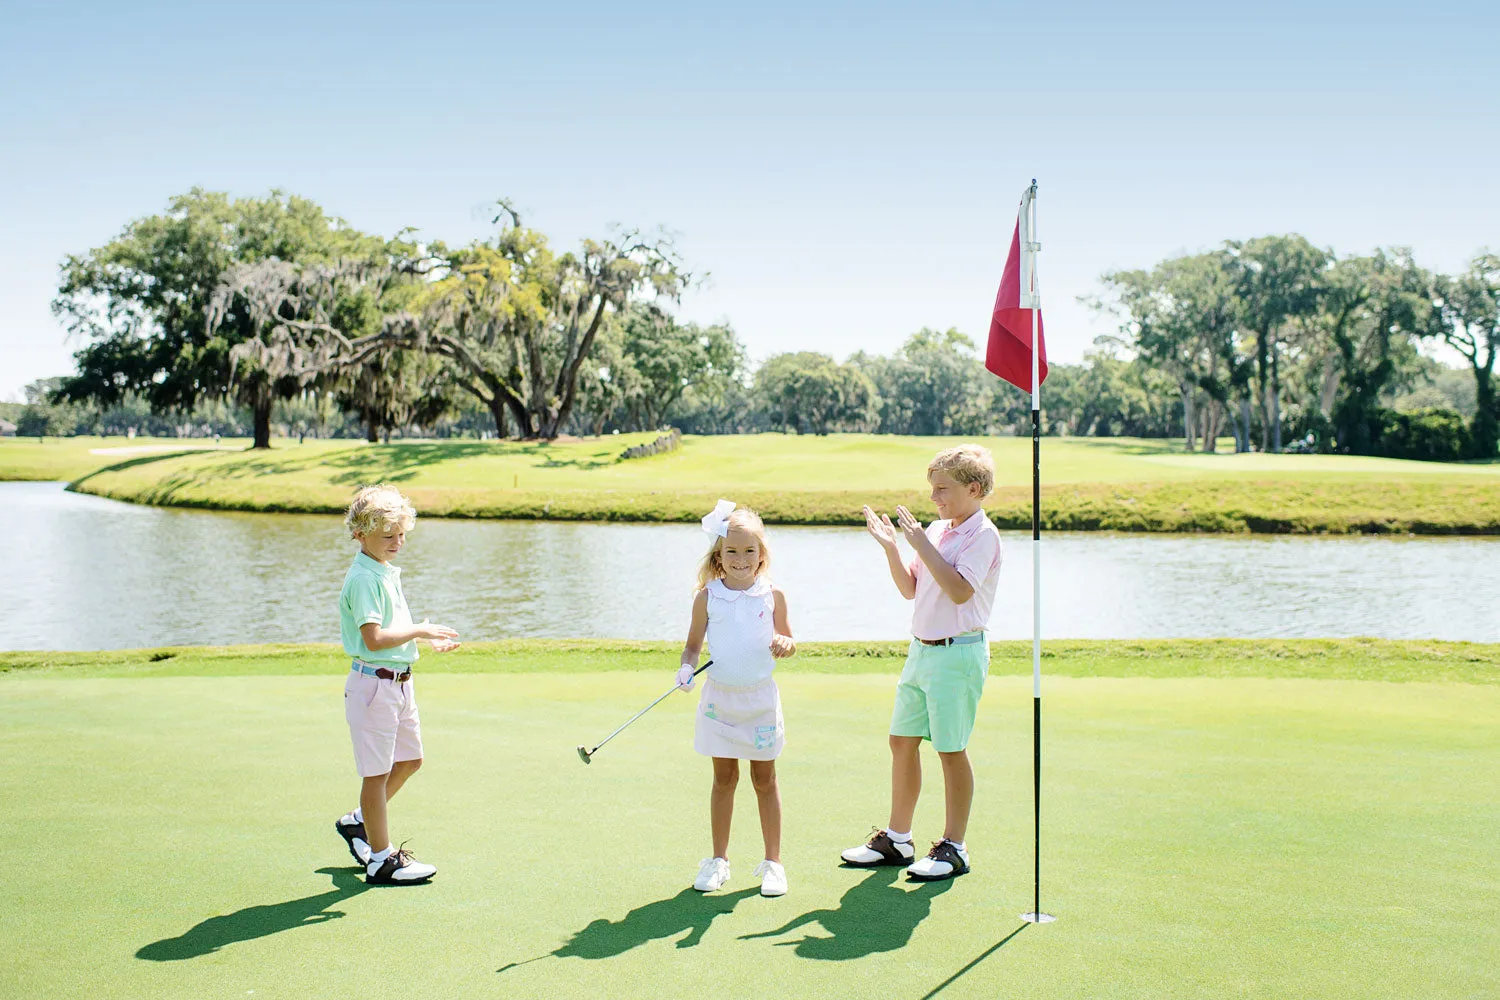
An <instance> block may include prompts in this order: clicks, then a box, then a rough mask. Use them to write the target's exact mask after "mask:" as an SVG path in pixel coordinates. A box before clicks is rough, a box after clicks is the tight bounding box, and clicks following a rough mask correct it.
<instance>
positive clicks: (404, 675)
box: [350, 660, 411, 684]
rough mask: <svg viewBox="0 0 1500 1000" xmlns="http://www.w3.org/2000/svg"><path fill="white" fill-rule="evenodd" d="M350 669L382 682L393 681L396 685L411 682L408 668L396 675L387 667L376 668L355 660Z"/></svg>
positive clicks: (370, 664)
mask: <svg viewBox="0 0 1500 1000" xmlns="http://www.w3.org/2000/svg"><path fill="white" fill-rule="evenodd" d="M350 669H352V670H357V671H359V672H360V673H362V674H364V675H366V676H368V677H379V678H380V679H381V680H383V681H395V682H397V683H398V684H405V683H406V682H407V681H409V680H411V670H410V668H408V669H406V670H403V671H401V672H400V673H399V674H398V673H396V671H394V670H392V669H390V668H389V667H377V666H375V665H374V664H372V663H365V662H364V661H363V660H355V661H354V662H353V665H352V666H351V668H350Z"/></svg>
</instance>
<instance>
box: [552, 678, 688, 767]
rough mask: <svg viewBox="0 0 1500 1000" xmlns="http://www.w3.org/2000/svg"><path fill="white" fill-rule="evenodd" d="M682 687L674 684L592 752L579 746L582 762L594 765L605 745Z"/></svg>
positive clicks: (601, 741) (579, 757) (600, 742)
mask: <svg viewBox="0 0 1500 1000" xmlns="http://www.w3.org/2000/svg"><path fill="white" fill-rule="evenodd" d="M713 662H714V661H713V660H709V661H708V662H707V663H705V664H703V666H701V667H699V668H698V669H697V670H694V671H693V676H694V677H697V676H698V675H699V674H701V673H703V671H705V670H707V669H708V668H709V667H710V666H712V665H713ZM681 687H682V685H680V684H674V685H672V687H670V688H668V689H667V691H666V693H665V694H663V695H662V696H661V697H660V698H658V699H656V700H655V701H653V702H652V703H651V704H649V705H647V706H646V707H645V708H643V709H641V710H640V711H639V712H637V713H635V714H634V715H632V716H631V717H630V718H628V719H626V720H625V723H624V725H622V726H620V728H619V729H616V730H615V731H614V732H612V733H610V734H609V735H608V736H606V737H604V739H602V740H600V741H599V746H596V747H594V749H592V750H590V749H588V748H587V747H585V746H584V745H583V744H582V743H580V744H578V759H579V760H581V761H583V762H584V763H585V764H591V763H593V756H594V754H596V753H598V752H599V747H602V746H604V744H606V743H608V742H609V741H610V740H612V739H614V738H615V737H616V736H619V735H620V733H622V732H624V731H625V727H626V726H628V725H630V724H631V723H632V722H634V721H635V720H636V719H639V718H640V717H641V716H643V715H645V714H646V713H647V712H649V711H651V710H652V709H653V708H655V707H656V706H657V705H660V704H661V703H662V702H664V701H666V700H667V699H668V698H670V697H672V695H673V694H674V693H675V692H677V691H678V690H680V689H681Z"/></svg>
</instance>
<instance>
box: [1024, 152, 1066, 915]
mask: <svg viewBox="0 0 1500 1000" xmlns="http://www.w3.org/2000/svg"><path fill="white" fill-rule="evenodd" d="M1019 224H1020V227H1021V300H1020V305H1021V306H1022V307H1023V308H1027V309H1029V310H1030V312H1031V794H1032V800H1031V801H1032V852H1033V854H1032V857H1033V859H1034V861H1035V880H1034V882H1033V883H1032V885H1033V896H1032V905H1031V912H1030V913H1023V914H1021V919H1022V920H1024V921H1026V922H1027V923H1029V924H1050V923H1052V921H1054V920H1056V919H1057V918H1056V917H1054V916H1053V915H1052V914H1050V913H1043V912H1042V381H1041V379H1040V378H1039V377H1038V376H1039V374H1040V372H1039V368H1040V363H1041V362H1040V358H1041V350H1040V349H1039V347H1038V343H1039V341H1038V330H1039V326H1040V323H1041V315H1042V297H1041V293H1040V292H1039V291H1038V289H1037V280H1036V255H1037V253H1038V252H1039V251H1040V250H1041V249H1042V244H1041V243H1040V242H1038V241H1037V238H1036V179H1035V178H1032V181H1031V187H1029V188H1027V189H1026V193H1025V194H1024V195H1022V196H1021V217H1020V219H1019Z"/></svg>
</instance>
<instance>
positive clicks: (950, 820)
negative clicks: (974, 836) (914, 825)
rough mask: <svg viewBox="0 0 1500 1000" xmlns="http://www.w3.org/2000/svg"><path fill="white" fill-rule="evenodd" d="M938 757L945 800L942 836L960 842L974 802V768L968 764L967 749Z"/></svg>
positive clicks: (940, 754) (966, 827)
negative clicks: (941, 764) (944, 820)
mask: <svg viewBox="0 0 1500 1000" xmlns="http://www.w3.org/2000/svg"><path fill="white" fill-rule="evenodd" d="M938 758H939V759H940V760H942V762H943V793H944V795H945V797H946V801H947V810H946V816H945V819H946V822H947V826H945V827H944V828H943V836H944V837H945V838H947V839H948V840H951V841H953V842H954V843H955V844H962V843H963V842H964V833H965V832H966V831H967V830H968V828H969V807H970V806H972V805H973V804H974V768H973V767H972V766H971V765H970V764H969V752H968V751H967V750H957V751H954V752H953V753H939V754H938Z"/></svg>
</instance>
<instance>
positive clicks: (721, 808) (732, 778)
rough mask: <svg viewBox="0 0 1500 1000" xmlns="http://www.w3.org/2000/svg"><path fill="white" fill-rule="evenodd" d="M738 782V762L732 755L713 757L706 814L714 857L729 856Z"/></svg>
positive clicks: (726, 857) (725, 857)
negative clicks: (711, 832) (710, 831)
mask: <svg viewBox="0 0 1500 1000" xmlns="http://www.w3.org/2000/svg"><path fill="white" fill-rule="evenodd" d="M739 783H740V762H739V761H738V760H736V759H735V758H733V757H715V758H714V787H713V791H711V792H710V793H709V796H708V816H709V824H710V826H711V827H712V829H713V837H714V857H716V858H724V859H726V860H727V859H728V858H729V823H730V821H731V820H732V819H734V789H735V786H736V785H738V784H739Z"/></svg>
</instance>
